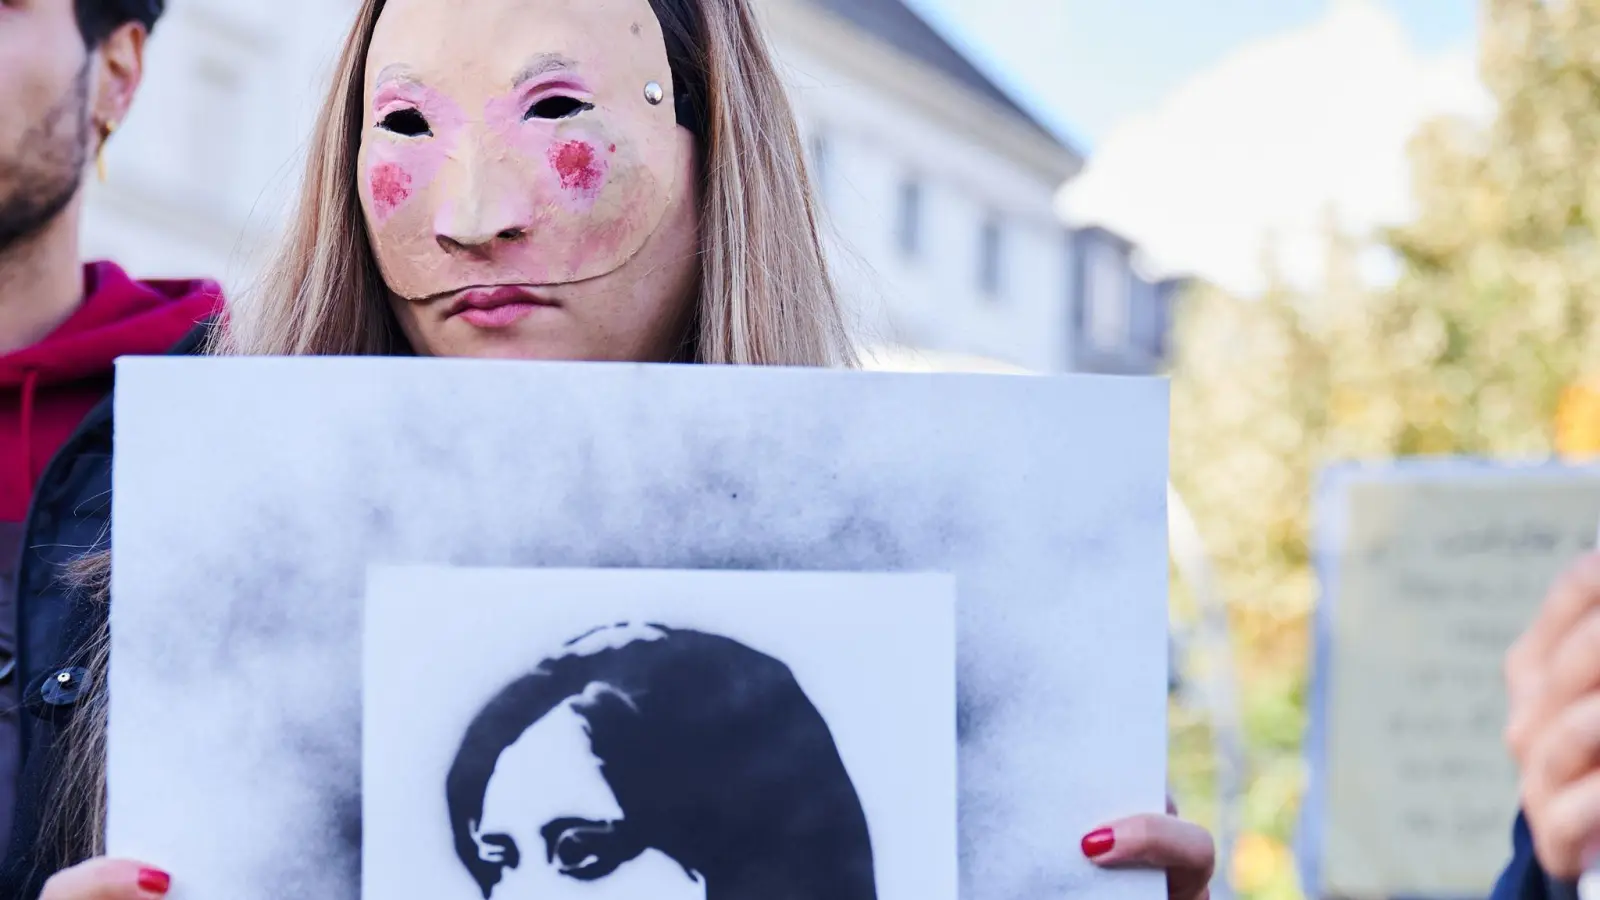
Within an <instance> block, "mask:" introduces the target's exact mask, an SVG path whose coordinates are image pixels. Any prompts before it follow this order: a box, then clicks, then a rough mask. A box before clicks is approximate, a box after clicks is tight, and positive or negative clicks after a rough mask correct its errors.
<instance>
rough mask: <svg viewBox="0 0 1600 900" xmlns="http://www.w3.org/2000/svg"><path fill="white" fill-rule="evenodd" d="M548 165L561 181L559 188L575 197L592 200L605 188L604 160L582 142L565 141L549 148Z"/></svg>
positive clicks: (592, 148)
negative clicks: (553, 169)
mask: <svg viewBox="0 0 1600 900" xmlns="http://www.w3.org/2000/svg"><path fill="white" fill-rule="evenodd" d="M613 146H615V145H613ZM550 165H551V166H552V167H554V168H555V170H556V176H557V177H559V178H560V179H561V188H562V189H563V190H565V191H567V192H569V193H571V194H573V195H575V196H577V197H581V198H583V199H587V200H593V199H595V198H596V197H598V196H600V189H601V188H602V187H604V186H605V181H606V168H607V166H606V160H605V159H604V158H601V157H599V156H597V155H596V153H595V149H594V147H592V146H590V145H589V144H588V143H586V142H584V141H566V142H564V143H560V144H556V145H555V146H554V147H551V148H550Z"/></svg>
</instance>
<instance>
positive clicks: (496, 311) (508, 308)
mask: <svg viewBox="0 0 1600 900" xmlns="http://www.w3.org/2000/svg"><path fill="white" fill-rule="evenodd" d="M559 306H560V304H558V303H556V302H555V301H553V300H550V299H547V298H544V297H540V296H539V295H537V294H535V293H534V292H533V291H532V290H530V289H528V288H525V287H519V286H517V285H501V286H499V287H477V288H468V289H466V290H464V291H461V292H460V293H459V294H457V295H456V297H455V299H454V300H452V301H451V303H450V312H449V315H451V316H460V317H461V318H462V319H464V320H466V322H467V323H468V324H470V325H473V326H476V327H478V328H506V327H509V326H511V325H514V324H516V323H517V322H520V321H522V320H523V319H525V318H527V317H528V316H531V315H533V314H534V313H535V312H538V311H539V310H540V309H555V308H558V307H559Z"/></svg>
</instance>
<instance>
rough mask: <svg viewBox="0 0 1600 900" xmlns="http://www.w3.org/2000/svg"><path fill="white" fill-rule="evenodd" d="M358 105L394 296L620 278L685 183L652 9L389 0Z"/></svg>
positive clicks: (379, 244) (380, 246)
mask: <svg viewBox="0 0 1600 900" xmlns="http://www.w3.org/2000/svg"><path fill="white" fill-rule="evenodd" d="M360 112H361V115H362V116H363V118H364V126H363V129H362V133H361V150H360V158H359V162H358V172H359V175H358V177H359V179H360V195H361V203H362V207H363V210H364V211H365V213H366V220H367V229H368V233H369V235H370V238H371V242H372V247H373V251H374V253H375V255H376V257H377V261H378V265H379V267H380V269H381V270H382V273H383V277H384V280H385V282H386V283H387V284H388V286H389V288H390V290H391V291H392V292H393V293H394V294H395V295H397V296H398V297H399V298H402V299H404V300H412V301H418V300H425V299H430V298H436V297H443V296H446V295H449V294H452V293H454V292H458V291H461V290H463V289H467V288H479V287H493V286H497V285H531V286H551V285H562V284H570V283H574V282H581V281H588V280H591V279H596V278H601V277H603V276H606V275H609V274H611V273H614V272H617V271H618V270H619V269H622V268H623V267H625V266H626V265H627V264H628V263H629V262H630V261H631V260H633V259H634V257H635V256H637V255H639V253H640V251H641V249H643V248H644V247H645V246H646V244H647V242H649V241H650V240H651V238H652V236H654V235H655V234H656V232H657V231H658V230H660V229H662V228H663V227H677V226H676V225H675V224H674V223H675V222H676V219H674V217H671V216H668V211H669V209H671V208H673V207H674V205H675V204H676V203H681V201H682V200H683V199H684V197H685V194H686V192H689V191H692V188H693V186H692V185H691V184H688V183H687V182H688V179H689V178H690V177H691V175H692V172H693V166H692V165H689V164H687V161H686V160H685V159H684V158H683V157H684V154H685V153H687V152H690V148H691V147H692V144H691V143H690V142H686V141H685V140H684V139H683V137H682V135H681V134H680V133H679V127H678V124H677V118H676V115H675V112H674V101H673V90H672V73H671V70H670V69H669V67H668V63H667V52H666V42H665V39H664V37H663V35H662V30H661V25H660V22H659V21H658V20H657V19H656V16H655V13H654V12H653V11H652V10H651V8H650V4H649V3H648V2H647V0H389V2H388V4H387V6H386V7H385V8H384V10H383V12H382V14H381V15H380V16H379V19H378V22H377V27H376V30H375V32H374V34H373V37H372V41H371V43H370V45H369V48H368V55H367V68H366V78H365V91H364V96H363V99H362V107H361V111H360ZM680 218H681V217H680ZM664 223H665V224H664Z"/></svg>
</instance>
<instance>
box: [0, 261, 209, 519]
mask: <svg viewBox="0 0 1600 900" xmlns="http://www.w3.org/2000/svg"><path fill="white" fill-rule="evenodd" d="M83 295H84V302H83V304H82V305H81V306H80V307H78V311H77V312H75V313H73V314H72V317H71V318H69V319H67V321H65V322H63V323H61V327H59V328H57V329H56V330H55V331H53V332H51V333H50V334H49V335H48V336H47V337H46V338H45V339H44V340H42V341H40V342H39V343H37V344H34V345H33V346H31V347H24V348H23V349H21V350H18V351H16V352H15V353H11V354H8V355H5V356H0V523H3V522H21V521H22V520H23V519H24V518H25V517H26V516H27V514H28V502H29V499H30V498H31V497H32V495H33V489H34V485H36V484H37V483H38V480H39V477H40V476H41V475H43V474H44V467H45V466H46V465H48V464H49V463H50V458H51V457H52V456H54V455H55V453H56V451H57V450H58V449H60V447H61V445H62V444H63V443H65V442H66V440H67V438H68V437H70V436H71V435H72V432H73V429H75V428H77V427H78V424H79V423H80V422H82V421H83V417H84V416H85V415H87V414H88V412H89V410H91V409H93V408H94V406H95V404H97V403H99V402H100V401H101V400H102V399H104V398H105V396H106V394H107V393H109V392H110V390H111V370H112V366H111V364H112V362H113V361H114V360H115V359H116V358H117V357H119V356H150V355H159V354H163V353H166V352H167V350H169V349H170V348H171V347H172V345H173V344H176V343H177V342H178V341H179V340H181V339H182V338H183V336H184V335H185V334H188V333H189V331H190V330H191V329H193V328H194V326H195V325H196V324H197V323H199V322H200V321H201V320H203V319H205V318H206V317H208V316H210V315H211V314H212V313H214V312H217V311H219V310H220V309H221V305H222V288H221V287H220V286H218V285H217V283H216V282H214V281H206V280H193V281H142V282H141V281H134V280H133V279H132V278H129V277H128V274H127V273H126V272H124V271H122V269H121V268H119V267H118V266H116V265H114V264H112V263H109V262H97V263H90V264H88V265H86V266H84V267H83Z"/></svg>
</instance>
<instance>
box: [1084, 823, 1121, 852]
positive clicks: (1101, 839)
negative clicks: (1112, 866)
mask: <svg viewBox="0 0 1600 900" xmlns="http://www.w3.org/2000/svg"><path fill="white" fill-rule="evenodd" d="M1116 845H1117V836H1116V835H1114V834H1112V833H1111V829H1109V828H1101V829H1100V830H1098V831H1091V832H1089V833H1088V834H1086V835H1084V838H1083V855H1084V856H1087V857H1089V858H1090V859H1094V858H1095V857H1098V856H1105V855H1106V854H1107V853H1110V852H1111V848H1112V847H1115V846H1116Z"/></svg>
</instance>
